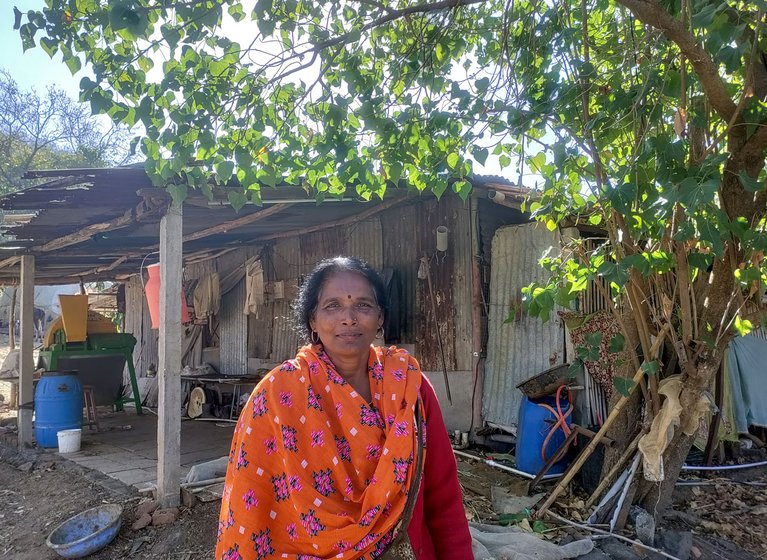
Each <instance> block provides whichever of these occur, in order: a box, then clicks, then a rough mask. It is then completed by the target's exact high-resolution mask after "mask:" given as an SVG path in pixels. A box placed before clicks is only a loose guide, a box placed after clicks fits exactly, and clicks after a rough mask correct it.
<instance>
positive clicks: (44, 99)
mask: <svg viewBox="0 0 767 560" xmlns="http://www.w3.org/2000/svg"><path fill="white" fill-rule="evenodd" d="M129 144H130V132H129V130H128V129H127V128H125V127H114V126H113V127H108V126H104V125H102V123H101V122H99V119H98V118H97V117H94V116H91V112H90V108H89V107H88V106H87V105H86V104H81V103H79V102H77V101H75V100H73V99H71V98H70V97H69V96H68V95H67V94H66V93H65V92H64V91H63V90H61V89H58V88H56V87H48V88H47V89H46V91H45V93H42V94H41V93H38V92H37V91H35V90H34V89H30V90H26V91H25V90H22V89H20V88H19V85H18V84H17V83H16V81H15V80H14V79H13V77H12V76H11V74H10V73H9V72H8V71H7V70H5V69H0V194H5V193H9V192H13V191H16V190H19V189H21V188H23V187H25V186H29V184H30V182H29V181H26V180H24V179H22V177H23V175H24V174H25V173H26V172H27V171H28V170H30V169H66V168H72V167H104V166H107V165H122V164H125V163H128V162H129V160H130V158H131V156H130V148H129Z"/></svg>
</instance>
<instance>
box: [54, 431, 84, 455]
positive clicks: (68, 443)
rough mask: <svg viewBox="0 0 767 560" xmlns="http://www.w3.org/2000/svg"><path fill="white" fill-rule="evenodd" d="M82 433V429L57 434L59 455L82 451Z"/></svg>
mask: <svg viewBox="0 0 767 560" xmlns="http://www.w3.org/2000/svg"><path fill="white" fill-rule="evenodd" d="M82 432H83V431H82V430H81V429H80V428H77V429H75V430H61V431H59V432H56V437H58V438H59V453H77V452H78V451H80V436H81V435H82Z"/></svg>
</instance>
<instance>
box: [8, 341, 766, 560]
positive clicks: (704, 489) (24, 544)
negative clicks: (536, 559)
mask: <svg viewBox="0 0 767 560" xmlns="http://www.w3.org/2000/svg"><path fill="white" fill-rule="evenodd" d="M5 342H6V336H5V335H4V334H3V333H2V332H0V363H2V360H3V359H4V357H5V355H6V354H7V345H6V344H5ZM9 387H10V384H8V383H0V559H4V558H9V559H14V560H38V559H40V560H48V559H50V560H52V559H54V558H59V557H58V556H57V555H56V553H55V552H53V551H52V550H50V549H49V548H48V547H47V546H46V544H45V539H46V537H47V536H48V534H49V533H50V532H51V531H52V530H53V529H54V528H55V527H56V526H57V525H58V524H59V523H61V522H63V521H64V520H66V519H68V518H69V517H71V516H72V515H75V514H77V513H79V512H82V511H84V510H86V509H89V508H91V507H94V506H97V505H99V504H102V503H118V504H121V505H122V506H123V508H124V510H123V517H122V519H123V526H122V528H121V530H120V533H119V535H118V536H117V538H116V539H115V540H114V541H113V542H112V543H111V544H110V545H109V546H107V547H106V548H104V549H103V550H101V551H100V552H98V553H96V554H94V555H91V556H89V558H93V559H95V560H112V559H114V558H129V559H130V558H139V559H144V558H146V559H149V560H151V559H167V560H171V559H173V560H176V559H178V560H197V559H200V560H202V559H206V560H207V559H211V558H213V551H214V547H215V531H216V526H217V520H218V511H219V507H220V501H218V500H215V499H213V500H212V501H207V502H198V503H197V504H196V505H195V506H194V507H193V508H192V509H189V508H184V507H182V508H180V515H179V519H178V520H177V521H176V522H175V523H174V524H172V525H168V526H165V527H148V528H144V529H139V530H137V531H134V530H132V529H131V527H130V526H131V524H132V523H133V521H134V520H135V517H136V516H135V514H134V510H135V508H136V507H137V506H138V505H139V504H140V503H141V502H142V501H145V500H146V499H147V498H146V497H145V496H140V495H138V494H137V493H136V491H135V490H134V489H132V488H130V487H128V486H126V485H124V484H122V483H121V482H119V481H117V480H115V479H112V478H109V477H107V476H106V475H103V474H101V473H98V472H95V471H91V470H88V469H85V468H83V467H81V466H79V465H77V464H75V463H73V462H71V461H67V460H65V459H63V458H61V457H60V456H59V455H58V454H57V453H55V452H50V451H38V450H28V451H24V452H19V451H18V450H17V449H16V447H15V432H14V431H13V430H9V429H4V428H3V425H4V424H6V425H7V424H8V423H9V422H13V421H14V420H15V418H14V417H15V411H10V410H9V409H8V407H7V403H8V400H9V398H8V397H9V394H6V393H7V391H8V388H9ZM2 397H5V398H2ZM3 401H4V402H3ZM759 459H764V457H754V458H753V459H752V460H759ZM459 476H460V479H461V484H462V486H463V490H464V505H465V508H466V512H467V517H468V518H469V519H470V520H471V521H477V522H485V523H494V522H497V520H498V515H497V513H496V512H495V511H494V509H493V506H492V503H491V487H492V486H500V487H503V488H507V489H514V486H515V485H518V484H519V483H520V479H518V478H516V477H511V476H509V475H508V474H506V473H504V472H501V471H498V470H496V469H493V468H491V467H489V466H487V465H484V464H483V463H481V462H473V461H464V460H460V459H459ZM690 483H693V484H692V485H690ZM542 491H545V488H543V489H542ZM581 498H582V497H581ZM581 498H579V497H578V496H577V495H576V496H567V497H565V498H564V500H563V501H564V502H566V503H564V504H559V506H558V507H557V508H555V509H556V510H557V511H559V513H561V514H563V515H565V516H567V517H569V518H570V519H575V520H580V519H582V518H583V515H585V514H586V512H583V511H579V508H578V507H577V504H578V503H579V502H580V504H582V503H583V499H581ZM572 504H576V505H572ZM671 514H672V515H671V516H670V517H669V518H667V519H666V520H664V521H663V522H662V525H661V527H660V529H659V534H660V533H663V532H664V531H667V532H668V531H670V532H674V531H676V532H677V533H679V532H682V533H685V534H687V533H690V534H691V535H692V539H691V542H692V548H693V552H692V554H690V555H688V556H687V558H694V559H695V560H759V559H764V560H767V469H765V468H764V467H763V468H761V469H749V470H746V471H730V472H728V474H727V477H723V476H719V477H717V475H716V473H714V475H712V476H709V477H701V478H699V479H695V480H691V477H688V480H687V485H680V486H678V487H677V490H676V492H675V500H674V511H672V512H671ZM543 536H544V537H546V538H549V539H550V540H552V541H554V542H558V541H560V540H561V539H571V538H573V536H578V537H583V536H586V535H585V534H583V533H581V534H580V535H574V534H573V532H572V530H569V529H562V528H557V527H555V526H553V525H551V524H548V525H547V528H546V531H545V533H544V535H543ZM627 536H632V535H631V532H630V531H629V532H628V533H627ZM601 542H604V541H601ZM599 546H600V547H601V550H602V551H605V552H608V553H607V554H604V555H602V556H599V555H598V556H595V558H602V559H604V558H609V559H615V558H624V559H627V558H631V559H641V558H644V557H645V556H644V555H643V553H642V552H641V551H640V550H637V549H633V550H632V549H630V548H628V547H625V546H623V545H620V549H619V550H617V551H615V547H613V548H612V549H609V547H607V546H605V545H603V544H599ZM608 549H609V550H608Z"/></svg>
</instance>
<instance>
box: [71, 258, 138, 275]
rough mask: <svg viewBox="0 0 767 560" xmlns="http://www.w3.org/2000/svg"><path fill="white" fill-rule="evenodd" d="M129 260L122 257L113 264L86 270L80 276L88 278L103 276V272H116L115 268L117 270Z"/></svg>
mask: <svg viewBox="0 0 767 560" xmlns="http://www.w3.org/2000/svg"><path fill="white" fill-rule="evenodd" d="M127 260H128V257H127V256H122V257H120V258H119V259H117V260H116V261H114V262H113V263H112V264H108V265H104V266H97V267H96V268H91V269H90V270H86V271H84V272H82V273H80V276H83V277H86V276H90V275H91V274H101V273H102V272H109V271H110V270H114V269H115V268H117V267H118V266H120V265H121V264H122V263H124V262H125V261H127Z"/></svg>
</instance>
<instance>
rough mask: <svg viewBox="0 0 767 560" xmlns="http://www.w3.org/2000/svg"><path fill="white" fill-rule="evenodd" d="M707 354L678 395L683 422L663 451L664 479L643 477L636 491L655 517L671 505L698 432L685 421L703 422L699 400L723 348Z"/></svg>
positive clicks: (642, 504) (718, 364) (646, 508)
mask: <svg viewBox="0 0 767 560" xmlns="http://www.w3.org/2000/svg"><path fill="white" fill-rule="evenodd" d="M717 350H718V351H714V352H711V353H710V354H707V355H706V356H705V357H704V359H703V361H702V362H700V363H699V365H698V367H697V368H696V369H695V370H694V372H695V373H694V375H691V376H686V378H685V382H684V387H683V388H682V391H681V393H680V395H679V402H680V404H681V406H682V414H681V418H680V422H681V423H680V425H679V426H677V427H676V428H675V430H674V437H673V438H672V440H671V442H670V443H669V445H668V447H667V448H666V451H665V452H664V453H663V471H664V480H663V481H661V482H652V481H649V480H645V479H644V477H642V478H641V482H640V485H639V489H638V491H637V499H636V502H637V503H639V504H640V505H641V506H642V507H643V508H644V509H645V510H647V511H648V512H650V514H652V515H653V516H655V517H656V518H657V517H658V516H661V515H663V512H664V511H665V510H666V509H667V508H668V507H669V505H671V498H672V497H673V492H674V485H675V484H676V481H677V479H678V478H679V473H680V472H681V471H682V465H683V464H684V462H685V459H686V458H687V454H688V453H689V452H690V448H691V447H692V444H693V441H694V440H695V435H694V434H693V435H687V434H685V433H684V431H683V427H684V426H685V425H689V426H694V427H696V428H697V426H698V423H699V422H700V413H699V412H697V411H698V410H699V407H698V406H697V404H698V402H699V400H700V399H701V398H703V393H704V391H706V390H708V389H710V387H711V383H712V382H713V380H714V375H715V374H716V372H717V370H718V368H719V366H720V364H721V358H720V356H722V355H723V353H724V348H721V349H717Z"/></svg>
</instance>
